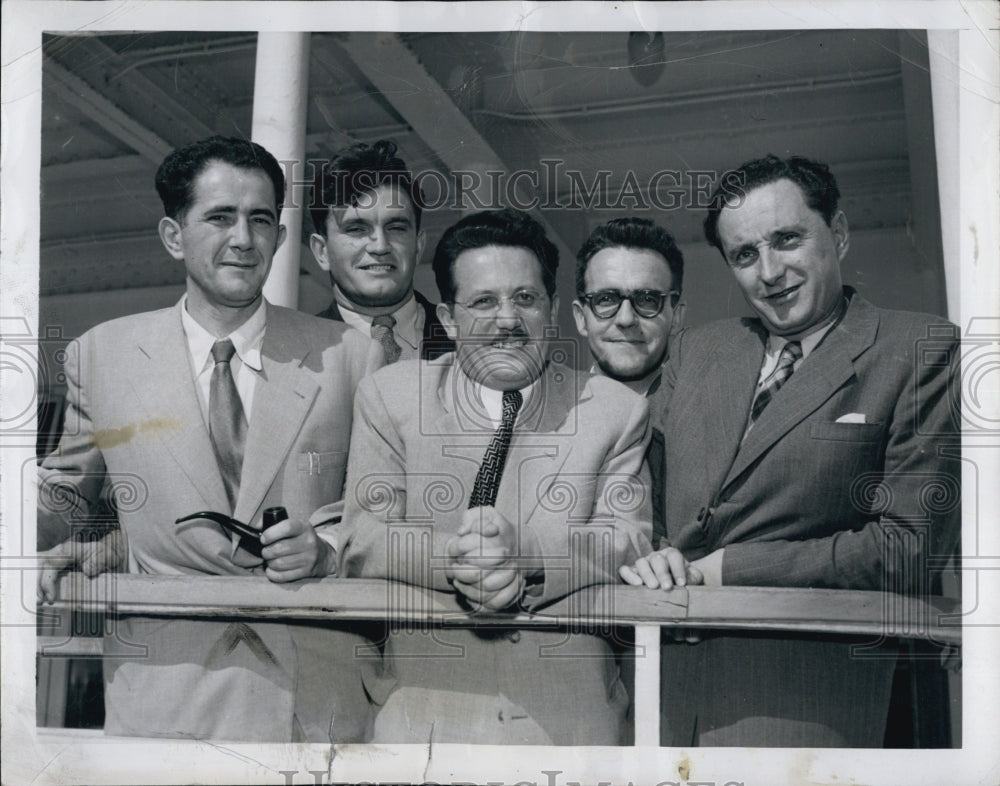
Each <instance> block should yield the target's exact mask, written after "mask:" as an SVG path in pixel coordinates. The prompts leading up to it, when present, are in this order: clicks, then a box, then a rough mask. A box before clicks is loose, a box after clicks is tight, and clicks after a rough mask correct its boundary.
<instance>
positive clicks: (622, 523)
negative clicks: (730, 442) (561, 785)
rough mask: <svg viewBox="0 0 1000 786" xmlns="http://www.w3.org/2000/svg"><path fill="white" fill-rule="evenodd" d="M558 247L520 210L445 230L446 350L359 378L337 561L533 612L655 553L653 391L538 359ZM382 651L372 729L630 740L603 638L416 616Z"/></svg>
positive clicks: (541, 739)
mask: <svg viewBox="0 0 1000 786" xmlns="http://www.w3.org/2000/svg"><path fill="white" fill-rule="evenodd" d="M557 263H558V252H557V250H556V248H555V246H554V245H553V244H552V243H551V242H550V241H549V240H548V239H547V238H546V237H545V232H544V230H543V229H542V227H541V226H540V225H539V224H538V223H537V222H536V221H534V220H533V219H531V218H530V217H529V216H527V215H526V214H523V213H519V212H517V211H513V210H496V211H489V212H486V213H479V214H475V215H472V216H468V217H467V218H465V219H462V220H461V221H459V222H458V223H457V224H455V225H454V226H452V227H451V228H450V229H448V230H447V231H446V232H445V234H444V236H443V237H442V239H441V242H440V243H439V244H438V248H437V252H436V253H435V255H434V272H435V275H436V277H437V281H438V287H439V289H440V290H441V298H442V300H443V301H444V302H443V303H442V305H440V306H439V307H438V313H439V316H440V317H441V321H442V322H443V323H444V325H445V327H446V328H447V329H448V331H449V334H450V335H451V336H452V337H453V338H454V339H455V340H456V342H457V343H458V351H457V352H456V353H454V354H449V355H445V356H443V357H441V358H437V359H435V360H430V361H419V362H403V363H397V364H395V365H393V366H389V367H387V368H385V369H382V370H381V373H379V374H374V375H372V377H371V378H370V379H369V380H366V381H365V382H364V383H363V384H362V385H361V386H360V387H359V389H358V395H357V399H356V402H355V410H356V419H355V427H354V432H353V434H352V436H351V457H350V462H349V467H350V468H349V471H348V481H347V484H348V485H347V488H348V491H347V493H346V495H345V499H344V520H345V523H346V525H347V526H349V527H350V528H351V534H350V537H349V538H345V541H346V542H345V546H344V549H343V552H342V563H341V573H342V574H343V575H345V576H368V577H377V578H389V579H395V580H397V581H401V582H405V583H406V584H415V585H419V586H423V587H428V588H431V589H435V590H439V591H442V592H448V593H452V594H454V595H456V596H457V597H458V598H459V599H460V600H461V601H462V602H464V603H466V604H467V605H468V606H469V607H470V608H471V609H473V610H476V609H480V608H485V609H490V610H494V611H501V610H516V609H518V608H524V609H527V610H531V611H534V610H536V609H541V608H544V607H545V606H546V605H547V604H549V603H551V602H552V601H555V600H558V599H559V598H562V597H565V596H566V595H567V594H569V593H571V592H573V591H575V590H577V589H580V588H582V587H585V586H589V585H593V584H598V583H606V582H609V581H611V582H613V581H615V580H616V578H617V573H616V570H617V567H618V566H619V565H622V564H624V563H626V562H628V563H631V562H633V561H634V560H635V559H636V558H637V557H638V555H639V554H640V553H644V552H643V551H642V549H647V550H648V549H649V547H650V546H649V541H648V538H649V506H648V495H647V494H646V493H645V490H644V488H643V485H642V478H641V465H642V456H643V451H644V449H645V445H646V441H647V439H648V425H647V421H648V417H647V404H646V400H645V399H644V398H643V397H641V396H638V395H636V394H635V393H633V392H631V391H629V390H627V389H626V388H625V387H623V386H622V385H619V384H618V383H616V382H613V381H611V380H609V379H606V378H604V377H601V376H590V375H588V374H579V373H575V372H574V371H573V370H572V369H570V368H567V367H566V366H563V365H560V364H558V363H555V362H553V361H551V360H549V359H548V358H547V348H548V345H549V343H550V341H551V339H552V336H553V332H554V327H553V326H554V324H555V320H556V312H557V309H558V306H559V299H558V297H557V296H556V294H555V274H556V265H557ZM637 550H638V551H637ZM399 597H400V598H403V599H405V598H406V597H407V595H406V594H405V593H400V595H399ZM414 602H416V601H414ZM385 652H386V662H387V664H390V668H391V669H392V670H393V672H394V676H395V677H396V678H397V685H396V688H395V691H394V692H393V693H392V694H391V695H390V696H389V699H388V701H387V702H386V703H385V705H384V706H383V707H382V709H381V710H380V711H379V714H378V717H377V719H376V725H375V738H374V741H375V742H385V743H404V742H406V743H414V742H420V743H424V744H426V743H430V742H465V743H481V744H489V743H494V744H504V743H512V744H526V745H528V744H534V745H615V744H619V743H621V742H623V739H622V736H623V722H624V712H625V708H626V705H627V703H628V700H627V696H626V694H625V690H624V687H623V685H622V683H621V681H620V679H619V676H618V668H617V666H616V663H615V659H614V654H613V652H612V650H611V647H610V645H609V643H608V642H607V641H606V640H605V638H603V637H601V636H598V635H592V634H590V633H585V632H581V633H577V632H567V631H552V630H541V629H538V628H526V629H523V630H519V629H517V628H510V627H508V628H501V629H497V628H496V627H490V626H483V627H482V628H479V629H454V628H450V627H447V628H445V629H443V630H438V629H426V628H424V627H420V628H417V629H415V630H414V629H409V630H407V629H403V630H398V631H393V632H392V633H390V635H389V638H388V641H387V643H386V650H385Z"/></svg>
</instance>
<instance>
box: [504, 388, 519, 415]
mask: <svg viewBox="0 0 1000 786" xmlns="http://www.w3.org/2000/svg"><path fill="white" fill-rule="evenodd" d="M523 403H524V396H522V395H521V391H520V390H505V391H504V393H503V418H504V420H508V419H510V420H513V419H514V417H516V416H517V411H518V410H519V409H520V408H521V404H523Z"/></svg>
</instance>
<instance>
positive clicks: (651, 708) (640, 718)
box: [634, 625, 660, 747]
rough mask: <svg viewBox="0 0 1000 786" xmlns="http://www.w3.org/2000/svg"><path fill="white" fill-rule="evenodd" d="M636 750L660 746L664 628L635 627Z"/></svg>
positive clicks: (652, 626)
mask: <svg viewBox="0 0 1000 786" xmlns="http://www.w3.org/2000/svg"><path fill="white" fill-rule="evenodd" d="M634 744H635V746H636V747H639V746H653V747H658V746H659V744H660V626H659V625H636V626H635V743H634Z"/></svg>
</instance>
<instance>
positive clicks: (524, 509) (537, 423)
mask: <svg viewBox="0 0 1000 786" xmlns="http://www.w3.org/2000/svg"><path fill="white" fill-rule="evenodd" d="M589 377H590V375H589V374H587V373H586V372H575V371H574V370H573V369H570V368H566V367H563V366H559V367H554V366H553V364H552V363H549V364H548V365H547V366H546V367H545V373H544V375H543V376H542V377H541V379H540V382H539V387H538V389H536V391H535V395H536V396H537V397H538V400H539V401H540V404H541V406H540V411H536V412H534V413H532V412H529V413H527V414H528V417H526V418H525V420H524V421H523V422H521V421H520V420H519V421H518V427H517V428H516V429H515V431H514V442H513V445H512V451H511V455H512V457H513V458H514V459H515V460H517V464H516V467H517V472H518V474H517V477H516V481H517V483H516V485H515V488H516V490H517V493H516V494H515V495H513V496H514V497H515V498H516V499H510V496H511V495H506V496H504V495H502V496H501V498H499V499H498V500H497V505H498V507H499V506H500V501H501V499H502V500H503V501H504V502H505V504H511V503H512V504H514V505H516V506H517V507H516V508H515V511H516V512H515V514H514V515H516V516H517V519H515V520H516V521H520V522H524V523H527V522H529V521H531V517H532V516H533V515H534V512H535V510H536V509H537V508H538V506H539V504H540V503H541V502H542V500H544V499H546V497H547V495H548V493H549V490H550V489H551V488H552V486H553V484H554V483H555V482H556V480H557V479H558V475H559V472H560V470H561V469H562V467H563V464H565V463H566V460H567V459H568V458H569V448H570V445H571V441H569V440H565V439H552V440H549V439H547V437H550V436H554V435H555V434H557V433H558V432H559V430H560V429H562V428H563V427H564V425H565V423H566V418H567V417H569V416H570V415H571V410H573V408H574V407H576V405H577V403H578V402H583V401H586V400H588V399H590V398H592V397H593V392H592V391H591V389H590V387H589V386H588V385H587V384H586V383H587V380H588V379H589ZM579 429H580V424H579V423H576V424H573V429H572V430H574V431H577V430H579ZM536 435H537V436H536ZM519 436H520V438H521V439H518V437H519ZM519 442H520V443H521V446H520V450H518V447H519V446H518V443H519ZM501 490H502V487H501Z"/></svg>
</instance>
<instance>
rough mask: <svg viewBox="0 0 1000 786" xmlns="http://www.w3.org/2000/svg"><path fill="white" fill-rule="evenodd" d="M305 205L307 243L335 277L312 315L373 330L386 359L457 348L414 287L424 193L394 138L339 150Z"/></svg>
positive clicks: (367, 332) (430, 355)
mask: <svg viewBox="0 0 1000 786" xmlns="http://www.w3.org/2000/svg"><path fill="white" fill-rule="evenodd" d="M309 207H310V215H311V216H312V221H313V226H314V228H315V230H316V231H315V232H314V233H313V234H312V235H311V236H310V238H309V246H310V248H311V249H312V252H313V256H315V257H316V262H317V264H319V266H320V267H321V268H323V270H326V271H327V272H329V274H330V281H331V282H332V283H333V301H332V302H331V303H330V305H329V307H327V308H326V310H324V311H322V312H320V313H319V314H318V316H320V317H323V318H324V319H333V320H336V321H338V322H346V323H347V324H348V325H350V326H351V327H354V328H357V329H358V330H360V331H362V332H363V333H364V334H365V335H366V336H367V335H371V336H372V337H373V338H376V339H377V340H379V341H380V342H381V343H382V344H383V346H384V347H385V351H386V358H387V360H388V362H389V363H394V362H395V361H396V360H398V359H403V360H409V359H412V358H417V357H420V358H424V359H430V358H436V357H439V356H441V355H444V354H445V353H447V352H452V351H453V350H454V349H455V345H454V343H453V342H452V341H451V339H449V338H448V337H447V335H446V334H445V332H444V328H443V327H442V326H441V322H440V321H439V320H438V318H437V314H436V312H435V308H434V305H433V304H432V303H431V302H430V301H429V300H427V298H425V297H424V296H423V295H421V294H420V293H419V292H417V291H416V290H414V289H413V273H414V271H415V270H416V266H417V264H418V263H419V262H420V256H421V254H423V251H424V240H425V238H424V232H423V230H421V229H420V216H421V213H422V209H423V197H422V196H421V193H420V187H419V186H418V185H417V184H416V183H414V182H413V175H412V173H411V172H410V171H409V170H408V169H407V168H406V162H405V161H403V159H402V158H400V157H399V156H397V155H396V145H395V143H393V142H390V141H389V140H386V139H380V140H379V141H378V142H375V144H373V145H367V144H364V143H361V144H357V145H353V146H351V147H349V148H346V149H345V150H341V151H340V152H338V153H337V154H336V155H334V157H333V158H332V159H331V160H330V161H329V162H327V163H326V164H324V165H323V167H322V169H321V170H320V171H319V173H318V174H317V175H316V182H315V184H314V186H313V197H312V202H311V204H310V206H309Z"/></svg>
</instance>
